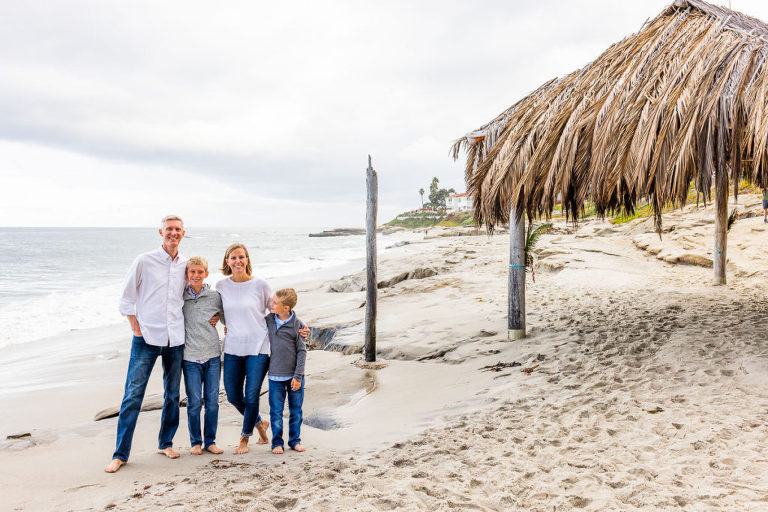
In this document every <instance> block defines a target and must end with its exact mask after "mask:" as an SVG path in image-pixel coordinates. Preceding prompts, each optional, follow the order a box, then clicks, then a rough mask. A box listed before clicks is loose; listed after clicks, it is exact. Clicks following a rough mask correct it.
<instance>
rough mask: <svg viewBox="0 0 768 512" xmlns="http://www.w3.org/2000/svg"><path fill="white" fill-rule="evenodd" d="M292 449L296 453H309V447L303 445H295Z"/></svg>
mask: <svg viewBox="0 0 768 512" xmlns="http://www.w3.org/2000/svg"><path fill="white" fill-rule="evenodd" d="M291 449H292V450H293V451H295V452H305V451H307V447H306V446H304V445H302V444H295V445H293V447H292V448H291Z"/></svg>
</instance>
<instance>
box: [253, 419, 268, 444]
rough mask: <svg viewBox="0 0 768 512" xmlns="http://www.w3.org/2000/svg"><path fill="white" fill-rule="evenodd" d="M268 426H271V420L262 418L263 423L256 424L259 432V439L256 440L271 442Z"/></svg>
mask: <svg viewBox="0 0 768 512" xmlns="http://www.w3.org/2000/svg"><path fill="white" fill-rule="evenodd" d="M267 427H269V422H268V421H267V420H261V423H259V424H258V425H256V430H257V431H258V432H259V440H258V441H256V443H257V444H267V443H268V442H269V438H268V437H267Z"/></svg>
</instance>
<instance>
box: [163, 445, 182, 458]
mask: <svg viewBox="0 0 768 512" xmlns="http://www.w3.org/2000/svg"><path fill="white" fill-rule="evenodd" d="M157 453H159V454H160V455H165V456H166V457H168V458H169V459H178V458H179V455H180V454H179V452H177V451H176V450H174V449H173V448H171V447H170V446H169V447H168V448H164V449H162V450H157Z"/></svg>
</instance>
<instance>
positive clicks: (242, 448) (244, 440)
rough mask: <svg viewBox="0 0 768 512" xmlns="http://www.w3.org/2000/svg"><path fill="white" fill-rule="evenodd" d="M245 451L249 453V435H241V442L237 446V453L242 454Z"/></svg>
mask: <svg viewBox="0 0 768 512" xmlns="http://www.w3.org/2000/svg"><path fill="white" fill-rule="evenodd" d="M243 453H248V438H247V437H241V438H240V444H239V445H238V446H237V448H235V455H241V454H243Z"/></svg>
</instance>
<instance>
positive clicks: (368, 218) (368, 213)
mask: <svg viewBox="0 0 768 512" xmlns="http://www.w3.org/2000/svg"><path fill="white" fill-rule="evenodd" d="M365 184H366V188H367V189H368V199H367V202H366V208H365V235H366V237H365V242H366V244H365V248H366V282H365V360H366V361H367V362H369V363H372V362H374V361H376V297H377V288H376V286H377V282H376V210H377V203H378V200H379V180H378V177H377V176H376V171H374V170H373V166H372V165H371V155H368V169H366V172H365Z"/></svg>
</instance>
